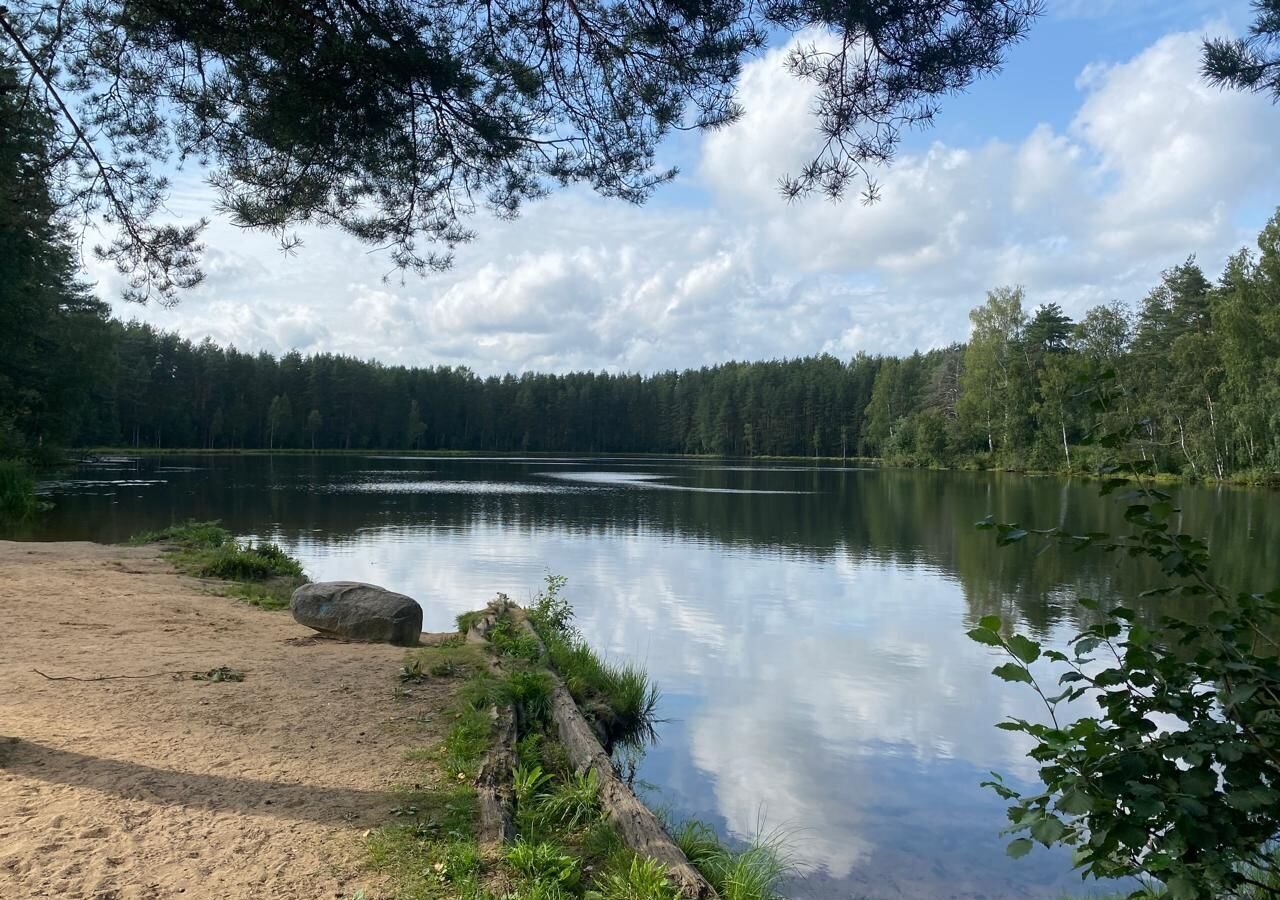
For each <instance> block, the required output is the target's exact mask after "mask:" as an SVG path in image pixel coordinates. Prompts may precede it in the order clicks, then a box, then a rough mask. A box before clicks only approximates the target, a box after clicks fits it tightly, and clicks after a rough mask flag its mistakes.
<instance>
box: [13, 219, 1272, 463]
mask: <svg viewBox="0 0 1280 900" xmlns="http://www.w3.org/2000/svg"><path fill="white" fill-rule="evenodd" d="M67 279H68V280H67V282H66V283H67V285H68V286H69V290H68V292H67V294H66V296H65V297H64V302H63V303H62V304H61V305H59V306H58V308H57V310H56V312H55V314H53V315H51V316H49V317H48V318H47V319H46V320H45V321H44V322H43V323H39V324H42V328H43V330H37V331H33V332H31V334H30V336H29V339H28V340H27V341H25V342H23V346H24V347H26V348H29V350H30V353H29V355H28V356H27V357H26V358H25V360H26V363H27V365H28V366H29V369H28V371H29V372H30V373H31V374H32V377H31V378H30V379H29V380H26V381H24V382H22V383H20V384H19V388H20V389H19V390H18V391H16V392H6V396H7V397H9V398H10V399H9V400H8V402H7V403H6V408H4V409H3V411H2V412H0V415H2V416H3V419H0V421H3V422H4V425H3V435H4V436H3V441H4V442H5V444H6V449H8V450H9V451H10V452H20V451H22V450H23V449H24V448H26V449H30V448H32V447H40V446H47V445H54V446H66V447H138V448H143V447H145V448H209V449H286V448H301V449H316V450H320V449H325V450H330V449H338V450H372V449H377V450H399V449H409V450H473V451H485V452H493V451H498V452H511V451H515V452H584V453H641V452H643V453H687V454H723V455H734V456H816V457H853V456H859V457H878V458H883V459H885V460H887V461H891V462H894V463H898V464H904V465H921V466H948V467H954V466H964V467H980V468H985V467H990V468H1013V469H1019V468H1031V469H1041V470H1064V471H1065V470H1074V471H1079V470H1083V469H1086V468H1087V467H1088V466H1089V464H1090V462H1091V460H1093V458H1094V457H1095V456H1096V454H1094V453H1092V452H1091V451H1092V448H1090V447H1089V446H1088V445H1087V444H1088V439H1089V436H1090V435H1091V433H1092V432H1093V431H1094V430H1095V428H1096V427H1097V426H1098V425H1099V424H1100V423H1099V417H1100V416H1101V415H1103V413H1101V412H1099V410H1098V409H1096V408H1095V404H1094V403H1091V398H1092V397H1093V396H1094V394H1095V393H1096V392H1095V391H1092V390H1091V387H1092V386H1096V385H1098V384H1099V383H1101V382H1104V381H1105V382H1106V383H1107V384H1108V385H1110V387H1111V390H1110V393H1111V394H1112V395H1113V396H1114V402H1115V408H1114V409H1113V410H1111V412H1110V413H1109V414H1110V415H1112V416H1121V415H1122V416H1124V417H1125V418H1126V419H1127V420H1128V421H1134V422H1139V423H1141V436H1142V439H1143V444H1144V446H1145V449H1146V451H1147V452H1148V453H1149V454H1150V455H1151V457H1152V458H1153V459H1154V460H1155V461H1156V463H1157V465H1158V467H1159V469H1160V470H1161V471H1164V472H1169V473H1175V474H1179V475H1182V476H1185V477H1189V478H1212V479H1230V478H1237V479H1246V480H1265V479H1268V478H1273V477H1274V476H1275V474H1276V473H1277V472H1280V213H1277V215H1276V216H1275V217H1273V218H1272V220H1271V221H1270V223H1269V224H1268V225H1267V226H1266V228H1265V229H1264V230H1263V231H1262V233H1261V235H1260V236H1259V238H1258V249H1257V251H1256V252H1255V251H1250V250H1241V251H1240V252H1238V253H1237V254H1235V255H1234V256H1232V257H1231V258H1230V260H1229V261H1228V262H1227V265H1226V267H1225V270H1224V271H1223V272H1222V273H1221V274H1220V275H1219V276H1218V278H1217V280H1216V281H1211V280H1210V279H1209V278H1208V277H1206V275H1205V274H1204V272H1203V271H1202V269H1201V267H1200V266H1199V264H1198V263H1197V262H1196V260H1195V259H1194V258H1189V259H1187V260H1186V261H1185V262H1182V263H1180V264H1178V265H1175V266H1173V267H1171V268H1170V269H1168V270H1167V271H1165V272H1164V273H1163V276H1162V278H1161V280H1160V283H1159V284H1157V285H1155V286H1154V288H1153V289H1152V290H1151V291H1150V293H1148V294H1147V295H1146V296H1145V297H1144V298H1141V300H1140V301H1139V302H1138V303H1137V304H1136V305H1133V306H1130V305H1126V304H1125V303H1124V302H1120V301H1117V302H1113V303H1110V304H1107V305H1101V306H1096V307H1094V308H1092V309H1090V310H1089V311H1088V312H1087V313H1086V314H1085V315H1084V316H1083V317H1082V318H1081V320H1080V321H1078V322H1075V321H1072V320H1071V319H1070V318H1068V317H1067V316H1066V315H1065V314H1064V313H1063V311H1062V310H1061V308H1060V307H1058V306H1057V305H1055V304H1045V305H1040V306H1037V307H1034V308H1030V307H1031V304H1030V302H1029V299H1028V298H1027V297H1026V296H1025V294H1024V292H1023V290H1022V289H1020V288H1008V287H1003V288H997V289H995V290H992V291H991V292H990V293H989V294H988V296H987V298H986V301H985V303H983V304H982V305H980V306H978V307H976V308H975V309H973V310H972V312H971V313H970V319H971V322H972V330H971V335H970V339H969V341H968V343H967V344H955V345H952V346H950V347H945V348H940V349H933V350H929V351H927V352H916V353H913V354H911V355H910V356H904V357H893V356H869V355H865V354H859V355H858V356H856V357H854V358H853V359H850V360H839V359H836V358H834V357H832V356H829V355H823V356H814V357H806V358H802V359H787V360H773V361H766V362H728V363H722V364H719V365H714V366H707V367H703V368H700V369H688V370H685V371H679V372H676V371H669V372H659V373H654V374H649V375H638V374H610V373H596V372H579V373H570V374H541V373H531V372H530V373H523V374H519V375H504V376H501V377H497V376H489V377H481V376H480V375H477V374H476V373H474V372H472V371H470V370H468V369H466V368H451V367H425V368H407V367H403V366H387V365H382V364H380V363H378V362H376V361H365V360H358V359H354V358H350V357H345V356H337V355H332V354H325V353H322V354H315V355H309V356H303V355H302V354H300V353H297V352H291V353H287V354H285V355H284V356H282V357H278V358H277V357H274V356H271V355H270V354H267V353H257V354H252V353H245V352H242V351H240V350H237V349H236V348H234V347H220V346H218V345H216V344H214V343H213V342H211V341H209V340H205V341H202V342H199V343H194V342H192V341H190V340H187V339H184V338H182V337H180V336H179V335H177V334H173V333H167V332H163V331H157V330H156V329H154V328H152V327H151V326H149V325H144V324H138V323H136V322H129V323H125V322H121V321H117V320H111V319H108V318H107V316H106V313H105V310H104V307H103V305H102V304H100V303H98V302H97V301H95V300H94V299H93V298H92V295H91V293H90V292H89V291H88V289H87V288H85V287H83V286H80V285H77V284H76V283H75V282H74V280H73V279H71V278H70V276H69V275H68V276H67ZM10 333H12V332H10ZM72 358H74V359H75V360H76V362H75V363H74V364H66V363H65V362H63V361H67V360H70V359H72ZM16 361H17V362H21V361H22V360H16ZM14 362H15V360H13V359H9V360H6V365H7V366H9V367H10V368H11V369H12V366H13V364H14ZM10 377H11V378H12V377H13V376H12V375H10ZM15 401H16V402H15Z"/></svg>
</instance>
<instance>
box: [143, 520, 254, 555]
mask: <svg viewBox="0 0 1280 900" xmlns="http://www.w3.org/2000/svg"><path fill="white" fill-rule="evenodd" d="M231 540H232V538H231V532H230V531H227V529H225V528H223V527H222V526H221V525H220V524H218V522H217V520H213V521H209V522H197V521H195V520H194V519H188V520H187V521H186V522H185V523H184V524H182V525H170V526H169V527H168V528H161V529H160V530H159V531H142V532H139V533H138V534H135V535H134V536H133V537H131V538H129V541H128V543H130V544H133V545H134V546H138V545H141V544H174V545H176V546H178V547H180V548H182V549H183V550H216V549H217V548H219V547H222V546H224V545H226V544H229V543H231Z"/></svg>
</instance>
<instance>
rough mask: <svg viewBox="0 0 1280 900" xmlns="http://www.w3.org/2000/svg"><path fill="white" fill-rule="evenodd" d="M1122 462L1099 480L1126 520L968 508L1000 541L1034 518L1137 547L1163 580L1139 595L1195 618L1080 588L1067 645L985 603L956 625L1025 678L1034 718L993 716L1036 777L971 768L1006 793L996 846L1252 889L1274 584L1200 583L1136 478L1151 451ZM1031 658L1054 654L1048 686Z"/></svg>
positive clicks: (1126, 551)
mask: <svg viewBox="0 0 1280 900" xmlns="http://www.w3.org/2000/svg"><path fill="white" fill-rule="evenodd" d="M1137 431H1138V426H1131V427H1129V428H1126V429H1125V430H1123V431H1120V432H1117V433H1115V434H1111V435H1107V436H1106V437H1104V438H1103V439H1102V440H1103V443H1104V446H1106V447H1111V448H1114V447H1120V446H1123V445H1124V444H1125V442H1126V441H1127V440H1131V439H1132V438H1133V435H1134V434H1136V433H1137ZM1126 469H1127V471H1129V472H1132V473H1133V477H1132V478H1130V477H1124V476H1122V475H1120V472H1121V469H1120V468H1119V467H1118V466H1111V467H1109V468H1108V469H1107V470H1105V471H1104V474H1105V475H1106V476H1107V478H1106V480H1105V481H1104V482H1103V486H1102V492H1103V493H1104V494H1107V493H1111V492H1113V491H1115V490H1116V489H1117V488H1126V491H1125V493H1124V494H1122V495H1121V496H1120V499H1121V501H1122V502H1124V503H1125V504H1126V505H1127V508H1126V511H1125V520H1126V521H1127V522H1128V523H1129V525H1130V526H1131V529H1132V530H1131V533H1130V534H1127V535H1122V536H1119V537H1112V536H1111V535H1108V534H1101V533H1091V534H1082V535H1077V534H1071V533H1069V532H1066V531H1064V530H1061V529H1056V528H1054V529H1046V530H1043V531H1039V532H1033V531H1032V530H1030V529H1026V528H1022V527H1020V526H1018V525H1017V524H1001V525H997V524H995V523H994V522H993V521H990V520H988V521H985V522H983V523H980V527H982V528H987V529H994V530H995V531H996V535H997V543H998V544H999V545H1001V546H1005V545H1010V544H1016V543H1020V542H1023V541H1025V540H1027V539H1028V538H1030V537H1031V536H1032V535H1033V534H1036V535H1040V536H1042V537H1043V538H1045V539H1047V540H1050V541H1053V542H1057V543H1060V544H1063V545H1065V546H1068V547H1070V548H1072V549H1074V550H1077V551H1080V550H1087V549H1095V550H1101V551H1103V552H1106V553H1117V554H1122V555H1124V556H1131V557H1146V558H1147V559H1149V560H1151V561H1154V562H1155V563H1157V564H1159V566H1160V568H1161V570H1162V571H1163V572H1164V573H1166V576H1167V577H1168V579H1169V581H1168V582H1167V583H1166V584H1164V585H1162V586H1159V587H1156V588H1153V589H1151V590H1147V591H1144V592H1143V593H1142V595H1141V596H1142V597H1143V598H1147V597H1164V596H1178V597H1184V598H1194V599H1197V600H1199V601H1200V602H1199V606H1200V609H1199V611H1198V614H1197V615H1198V620H1197V621H1187V620H1184V619H1180V618H1176V617H1174V616H1168V615H1166V616H1162V617H1160V618H1159V619H1158V620H1157V621H1155V622H1154V623H1152V622H1144V621H1140V620H1139V619H1138V617H1137V615H1136V613H1135V612H1134V610H1133V609H1131V608H1129V607H1128V606H1125V605H1124V604H1117V605H1111V604H1108V605H1107V606H1106V607H1104V606H1103V605H1101V604H1100V603H1098V602H1097V601H1096V600H1093V599H1090V598H1081V599H1080V600H1079V603H1080V605H1081V606H1082V607H1084V608H1085V609H1088V610H1090V611H1091V612H1092V613H1093V614H1094V618H1095V621H1097V618H1098V614H1100V616H1101V621H1097V623H1096V624H1093V625H1090V626H1089V627H1087V628H1084V629H1083V630H1081V631H1080V633H1079V634H1077V635H1076V636H1075V637H1074V638H1073V639H1072V640H1071V641H1070V642H1069V646H1070V653H1069V654H1068V653H1062V652H1060V651H1058V650H1053V649H1045V648H1043V647H1042V646H1041V645H1040V644H1039V643H1038V642H1037V641H1035V640H1033V639H1031V638H1029V637H1026V636H1024V635H1021V634H1018V633H1015V632H1012V631H1009V630H1006V628H1005V627H1004V623H1002V622H1001V621H1000V619H999V618H998V617H995V616H987V617H984V618H983V619H981V620H980V621H979V622H978V625H977V627H976V628H974V629H973V630H971V631H970V632H969V636H970V637H971V638H973V639H974V640H975V641H978V642H979V643H982V644H985V645H988V646H990V647H994V648H999V649H1000V650H1002V651H1003V652H1004V654H1006V655H1007V657H1008V659H1009V661H1008V662H1005V663H1003V664H1002V665H999V666H997V667H996V668H995V669H993V670H992V671H993V674H994V675H996V676H997V677H999V678H1002V679H1004V680H1005V681H1011V682H1021V683H1025V684H1027V685H1030V686H1031V688H1032V689H1033V690H1035V691H1036V693H1037V694H1038V695H1039V697H1040V699H1041V700H1042V701H1043V705H1044V707H1045V711H1046V720H1045V721H1041V722H1033V721H1028V720H1025V719H1012V720H1010V721H1006V722H1002V723H1000V725H999V726H998V727H1000V728H1003V729H1005V730H1007V731H1014V732H1022V733H1024V734H1026V735H1027V736H1029V737H1030V738H1031V739H1032V741H1033V742H1034V746H1033V748H1032V749H1031V751H1030V752H1029V753H1028V755H1029V756H1030V757H1031V758H1032V759H1034V760H1035V761H1036V762H1037V763H1039V764H1040V770H1039V774H1040V778H1041V781H1043V782H1044V785H1045V787H1046V790H1044V791H1039V792H1036V793H1034V794H1031V795H1029V796H1025V795H1023V794H1021V793H1020V792H1018V791H1015V790H1014V789H1012V788H1011V787H1009V786H1008V785H1006V784H1005V783H1004V782H1003V780H1002V779H1001V778H1000V776H999V775H996V776H995V778H994V780H993V781H990V782H986V784H987V785H988V786H990V787H991V788H993V789H994V790H995V791H996V792H997V793H998V794H999V795H1000V796H1001V797H1003V798H1004V799H1005V800H1008V801H1010V802H1011V806H1010V809H1009V818H1010V821H1011V822H1012V825H1011V827H1010V829H1009V830H1010V831H1011V832H1013V833H1015V834H1016V835H1017V837H1016V838H1015V840H1013V842H1012V843H1010V844H1009V847H1008V852H1009V855H1010V856H1014V857H1019V856H1023V855H1025V854H1026V853H1028V852H1030V850H1031V849H1032V847H1033V845H1034V843H1035V842H1039V843H1041V844H1043V845H1045V846H1046V847H1047V846H1053V845H1057V844H1062V845H1066V846H1069V847H1071V848H1073V851H1074V858H1075V861H1076V864H1077V865H1078V866H1080V867H1081V868H1082V869H1083V870H1084V873H1085V874H1086V875H1092V876H1095V877H1099V878H1117V877H1144V878H1148V879H1152V880H1155V881H1158V882H1160V883H1161V884H1162V885H1163V887H1164V889H1165V890H1166V891H1167V893H1168V895H1169V897H1171V898H1173V900H1190V898H1198V897H1242V896H1250V894H1251V893H1256V892H1258V891H1262V892H1263V893H1262V895H1268V893H1269V891H1270V888H1269V887H1268V883H1274V882H1275V881H1276V880H1280V859H1277V857H1276V855H1275V848H1276V846H1277V841H1280V778H1278V776H1277V772H1278V771H1280V657H1278V656H1277V650H1278V649H1280V644H1277V642H1276V635H1277V634H1280V590H1275V591H1272V592H1271V593H1269V594H1249V593H1233V592H1231V591H1228V590H1227V589H1225V588H1224V587H1222V586H1221V585H1218V584H1216V583H1214V582H1213V581H1212V580H1211V579H1210V573H1209V567H1208V564H1209V551H1208V546H1207V545H1206V544H1205V543H1204V542H1203V541H1201V540H1198V539H1196V538H1194V537H1191V536H1190V535H1186V534H1178V533H1176V532H1175V531H1174V530H1173V526H1174V525H1175V524H1176V522H1177V518H1176V513H1177V512H1178V511H1177V509H1176V508H1175V507H1174V505H1173V502H1172V498H1171V497H1170V496H1169V495H1168V494H1166V493H1164V492H1163V491H1160V490H1157V489H1156V488H1154V487H1153V486H1151V485H1150V484H1149V483H1148V482H1146V481H1144V479H1145V478H1146V477H1147V476H1149V475H1150V474H1151V473H1152V472H1153V470H1154V466H1153V465H1152V464H1151V463H1149V462H1146V461H1144V460H1133V461H1131V462H1129V463H1127V465H1126ZM1135 480H1136V485H1135ZM1033 664H1035V665H1036V668H1035V669H1034V670H1033V669H1032V665H1033ZM1046 669H1053V670H1056V671H1055V674H1057V676H1058V677H1057V679H1056V680H1057V686H1053V685H1052V684H1051V682H1050V680H1049V677H1047V676H1048V674H1049V673H1048V672H1046V671H1045V670H1046ZM1080 701H1086V702H1084V703H1081V702H1080ZM1070 704H1075V705H1074V706H1070V707H1069V705H1070ZM1082 710H1083V711H1085V714H1084V715H1082V716H1079V717H1077V714H1078V712H1079V711H1082ZM1094 710H1097V711H1098V712H1094Z"/></svg>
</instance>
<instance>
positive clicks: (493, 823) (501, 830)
mask: <svg viewBox="0 0 1280 900" xmlns="http://www.w3.org/2000/svg"><path fill="white" fill-rule="evenodd" d="M491 715H492V717H493V744H492V745H491V746H490V747H489V750H488V751H487V752H486V753H485V755H484V762H483V763H481V765H480V773H479V774H478V775H476V781H475V785H476V799H477V800H478V802H479V805H480V834H479V840H480V843H481V844H487V845H490V846H498V845H500V844H505V843H506V842H507V841H509V840H511V839H512V838H513V837H515V829H514V828H513V827H512V825H511V806H512V802H513V800H514V797H513V795H512V790H511V772H512V771H513V770H514V769H515V765H516V754H515V743H516V719H515V715H514V714H513V713H512V710H511V707H510V706H501V707H498V706H495V707H494V708H493V710H492V712H491Z"/></svg>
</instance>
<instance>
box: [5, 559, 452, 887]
mask: <svg viewBox="0 0 1280 900" xmlns="http://www.w3.org/2000/svg"><path fill="white" fill-rule="evenodd" d="M210 588H211V585H210V583H208V582H202V581H201V580H199V579H195V578H191V577H188V576H184V575H181V574H179V573H178V572H177V571H176V570H175V569H174V568H173V566H172V564H171V563H170V562H169V561H168V560H166V559H164V558H163V557H162V555H161V550H160V548H159V547H156V546H154V545H152V546H143V547H128V546H122V545H104V544H93V543H88V542H48V543H46V542H12V541H0V634H3V635H4V647H5V653H3V654H0V683H3V684H5V685H6V688H7V689H6V691H5V692H4V694H3V696H0V888H4V890H3V893H4V895H5V896H20V897H60V898H61V897H66V898H90V897H93V898H106V897H111V898H119V900H127V898H129V900H131V898H138V900H152V898H169V897H178V896H181V897H184V898H186V897H209V898H226V900H258V898H261V897H263V896H270V897H273V898H282V900H293V898H296V900H314V898H317V897H343V898H346V897H351V896H355V895H356V894H357V892H358V891H360V890H369V889H370V887H371V886H373V885H375V884H377V882H378V881H379V876H377V875H375V874H373V873H371V872H370V871H369V869H368V867H367V859H366V855H367V850H366V842H365V835H366V833H367V832H368V831H369V829H372V828H377V827H379V826H382V825H384V824H385V823H386V822H387V821H388V819H389V818H391V816H392V814H393V810H394V808H395V804H396V795H395V793H394V789H395V788H396V786H397V785H401V784H405V783H412V782H422V781H424V780H429V779H428V776H426V775H424V772H423V770H422V767H421V765H420V764H419V765H415V764H414V763H413V762H412V760H411V759H410V756H409V754H411V753H412V752H413V751H415V750H416V751H420V750H421V748H422V747H423V746H434V745H435V744H436V743H438V742H439V740H440V738H441V736H442V735H443V734H444V732H445V730H446V728H447V722H446V721H445V714H444V712H443V711H444V710H446V709H447V708H448V707H449V704H450V703H452V687H451V686H449V685H447V684H441V685H426V686H424V687H423V688H422V689H420V690H415V691H414V692H413V695H412V696H405V695H403V692H401V693H400V694H397V693H396V692H395V691H394V685H395V672H396V671H397V669H398V667H399V666H400V665H401V663H402V661H403V659H404V654H405V651H404V648H401V647H393V646H389V645H382V644H350V643H343V642H339V641H331V640H323V639H318V638H317V637H316V636H315V633H314V632H313V631H311V630H310V629H308V628H305V627H304V626H302V625H299V624H297V623H296V622H294V621H293V619H292V618H291V617H290V616H289V615H288V613H287V612H286V613H280V612H275V613H273V612H267V611H264V610H261V609H257V608H255V607H253V606H250V605H248V604H247V603H244V602H242V601H240V600H237V599H233V598H231V597H225V596H221V595H218V594H215V593H211V592H210ZM223 666H225V667H227V668H228V669H230V670H233V671H236V672H242V673H243V674H244V680H243V681H242V682H235V681H228V682H219V681H216V680H196V678H194V677H192V676H198V675H200V673H205V672H208V671H212V670H216V669H218V668H219V667H223ZM36 670H39V673H43V674H39V673H37V671H36ZM76 679H84V680H76ZM370 896H373V895H372V894H371V895H370Z"/></svg>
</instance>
